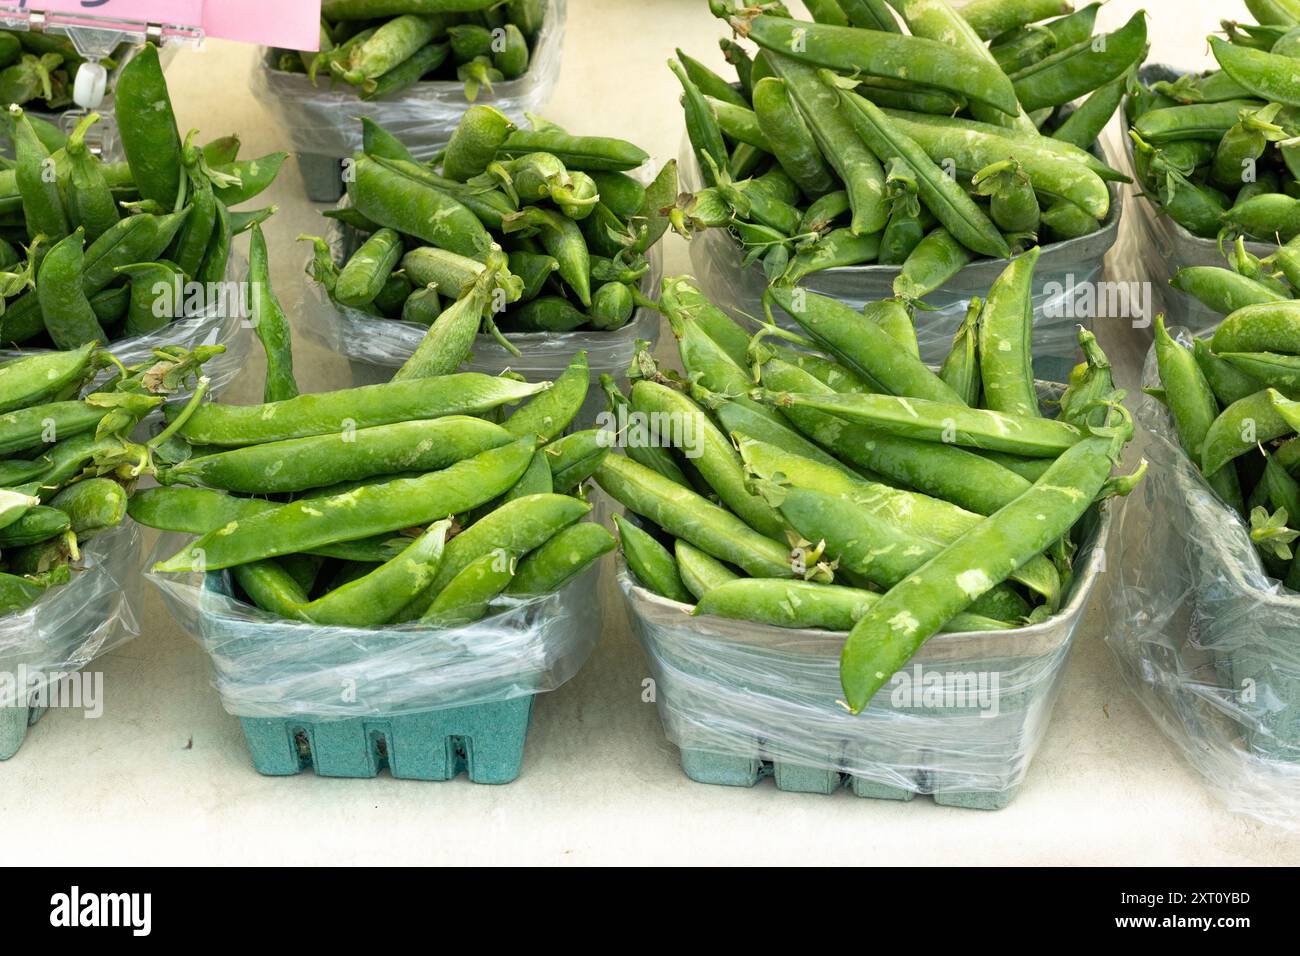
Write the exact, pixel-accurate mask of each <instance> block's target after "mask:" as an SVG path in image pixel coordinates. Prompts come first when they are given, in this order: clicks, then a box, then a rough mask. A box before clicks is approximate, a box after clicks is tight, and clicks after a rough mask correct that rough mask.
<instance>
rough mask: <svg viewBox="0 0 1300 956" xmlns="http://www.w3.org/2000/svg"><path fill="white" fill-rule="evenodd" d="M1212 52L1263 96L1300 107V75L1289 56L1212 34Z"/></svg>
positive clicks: (1230, 72)
mask: <svg viewBox="0 0 1300 956" xmlns="http://www.w3.org/2000/svg"><path fill="white" fill-rule="evenodd" d="M1209 39H1210V51H1211V52H1212V53H1213V54H1214V58H1215V59H1216V60H1218V61H1219V66H1221V67H1223V71H1224V72H1225V73H1227V74H1228V75H1229V76H1230V77H1232V78H1233V79H1234V80H1236V81H1237V82H1238V83H1240V84H1241V85H1242V86H1244V87H1245V88H1246V89H1248V90H1250V91H1251V92H1252V93H1254V94H1255V95H1256V96H1258V97H1260V98H1261V99H1264V100H1267V101H1269V102H1271V103H1282V104H1284V105H1286V106H1300V77H1297V76H1296V75H1295V62H1294V61H1293V60H1291V59H1290V58H1289V57H1285V56H1278V55H1277V54H1274V53H1266V52H1264V51H1263V50H1250V49H1246V48H1245V47H1240V46H1236V45H1235V44H1232V43H1229V42H1227V41H1226V40H1222V39H1220V38H1219V37H1210V38H1209Z"/></svg>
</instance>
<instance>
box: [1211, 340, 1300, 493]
mask: <svg viewBox="0 0 1300 956" xmlns="http://www.w3.org/2000/svg"><path fill="white" fill-rule="evenodd" d="M1219 357H1220V358H1222V359H1223V360H1224V361H1225V362H1228V363H1230V364H1231V365H1232V366H1233V367H1234V368H1237V369H1239V370H1240V371H1242V372H1245V373H1246V374H1247V375H1249V376H1250V377H1251V378H1252V379H1254V380H1255V381H1257V382H1259V383H1261V385H1262V386H1266V387H1268V388H1275V389H1277V390H1278V391H1279V392H1281V393H1282V394H1284V395H1288V396H1290V395H1297V394H1300V356H1295V355H1281V354H1279V353H1277V352H1221V353H1219ZM1297 513H1298V514H1300V512H1297Z"/></svg>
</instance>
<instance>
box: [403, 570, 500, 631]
mask: <svg viewBox="0 0 1300 956" xmlns="http://www.w3.org/2000/svg"><path fill="white" fill-rule="evenodd" d="M514 576H515V558H514V556H513V555H509V554H504V553H503V554H485V555H482V556H481V557H479V558H476V559H475V560H473V561H471V562H470V563H469V564H468V565H467V566H466V567H465V568H463V569H462V570H461V572H460V573H459V574H457V575H456V577H455V578H453V579H452V580H451V581H450V582H448V583H447V586H446V587H444V588H443V589H442V590H441V591H440V592H439V593H438V594H437V596H436V597H435V598H434V599H433V603H432V604H430V605H429V608H428V610H426V611H425V612H424V614H423V615H422V616H421V618H420V621H421V623H423V624H428V625H433V626H436V627H464V626H465V625H467V624H473V623H474V622H475V621H479V620H482V619H483V618H484V617H486V616H487V613H488V610H489V608H490V606H491V604H492V602H493V601H494V600H496V599H497V598H498V597H499V596H500V595H501V593H502V592H503V591H505V589H506V587H507V586H508V585H509V584H510V582H511V581H513V580H514Z"/></svg>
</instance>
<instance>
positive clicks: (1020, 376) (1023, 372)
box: [979, 247, 1040, 417]
mask: <svg viewBox="0 0 1300 956" xmlns="http://www.w3.org/2000/svg"><path fill="white" fill-rule="evenodd" d="M1039 254H1040V250H1039V247H1035V248H1033V249H1031V250H1030V251H1029V252H1027V253H1025V254H1024V255H1022V256H1019V257H1018V258H1016V259H1014V260H1012V262H1011V264H1010V265H1009V266H1007V268H1006V269H1004V270H1003V272H1002V274H1001V275H1000V276H998V278H997V280H996V281H995V282H994V283H993V285H992V287H991V288H990V289H989V294H988V297H987V298H986V299H985V300H984V307H983V309H982V310H981V312H980V319H979V355H980V378H981V381H982V382H983V385H984V403H985V405H986V407H987V408H988V409H989V410H991V411H995V412H1005V413H1006V414H1009V415H1019V416H1027V417H1034V416H1037V415H1039V414H1040V412H1039V409H1038V395H1037V392H1036V391H1035V389H1034V367H1033V358H1032V345H1033V321H1034V312H1033V280H1034V267H1035V266H1036V265H1037V263H1038V256H1039Z"/></svg>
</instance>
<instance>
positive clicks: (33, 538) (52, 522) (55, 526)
mask: <svg viewBox="0 0 1300 956" xmlns="http://www.w3.org/2000/svg"><path fill="white" fill-rule="evenodd" d="M71 528H72V519H71V518H70V517H68V515H67V513H66V512H64V511H61V510H60V509H58V508H47V507H44V506H40V505H38V506H36V507H34V508H31V509H30V510H29V511H27V512H26V513H25V514H24V515H23V516H22V517H21V518H19V519H18V520H17V521H14V522H12V523H11V524H8V525H6V526H5V527H3V528H0V548H5V549H9V548H25V547H28V546H29V545H33V544H40V543H41V542H42V541H48V540H50V539H51V538H55V537H58V536H59V535H61V534H65V533H67V532H68V531H69V530H71Z"/></svg>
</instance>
